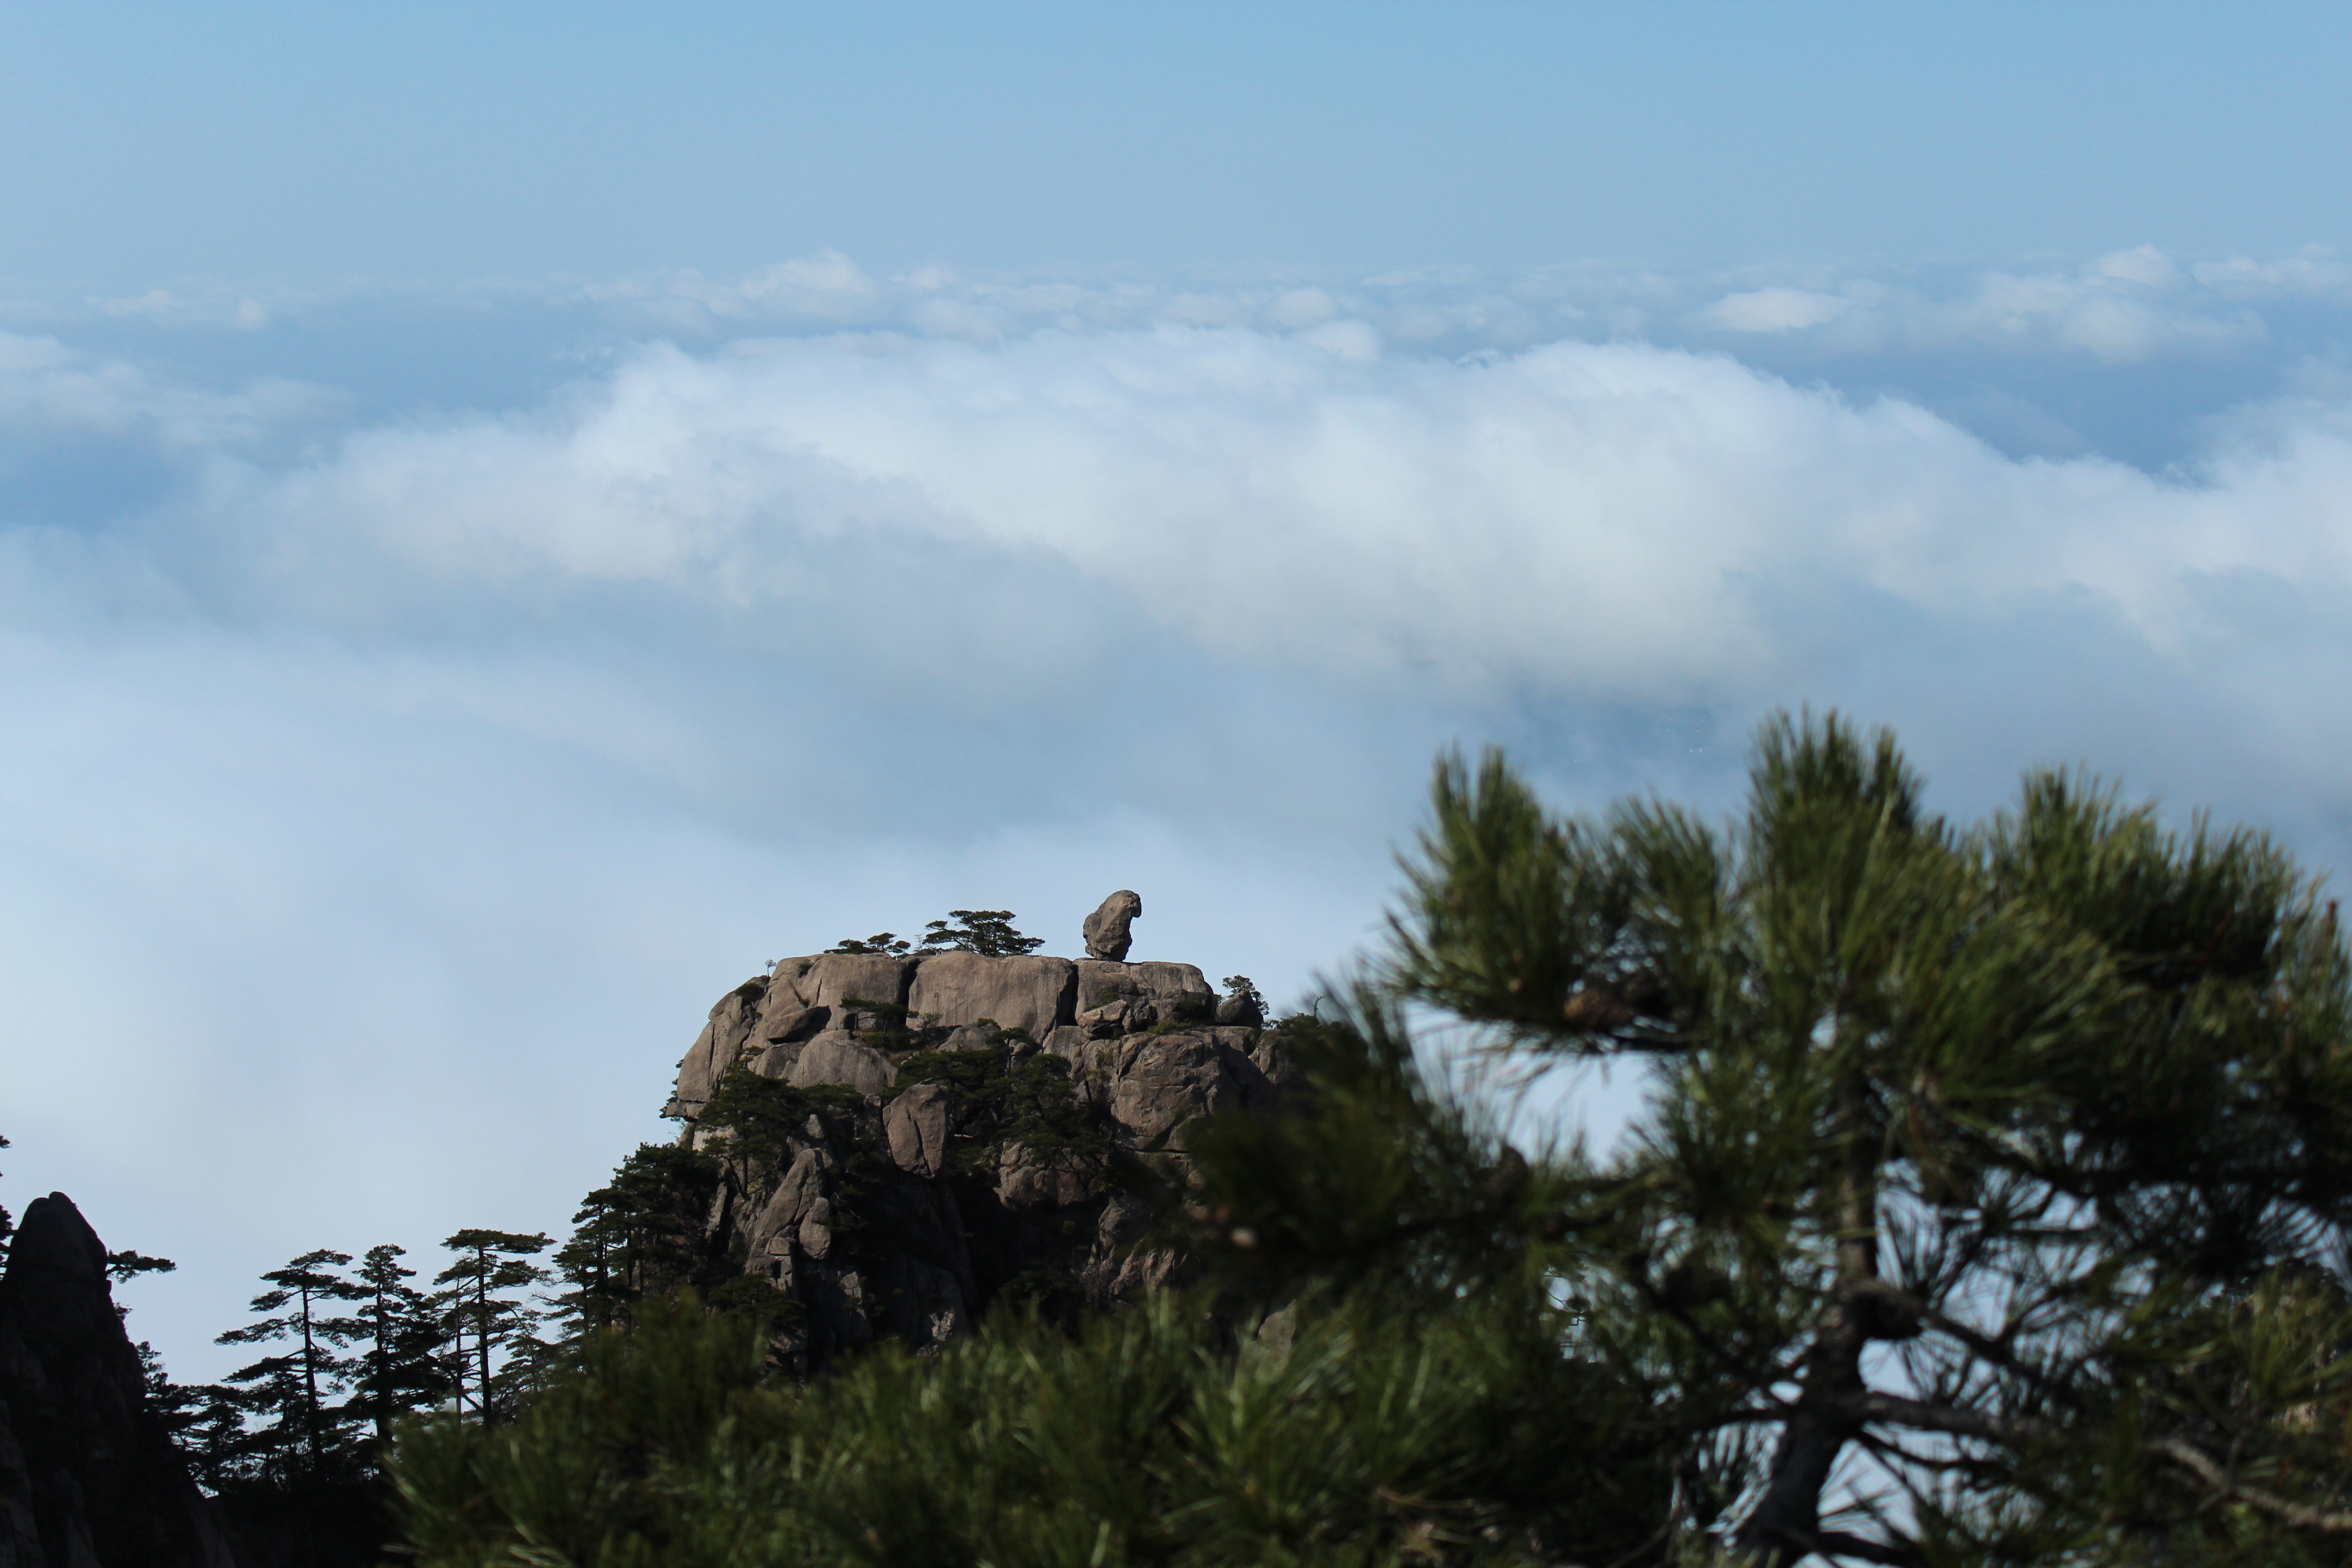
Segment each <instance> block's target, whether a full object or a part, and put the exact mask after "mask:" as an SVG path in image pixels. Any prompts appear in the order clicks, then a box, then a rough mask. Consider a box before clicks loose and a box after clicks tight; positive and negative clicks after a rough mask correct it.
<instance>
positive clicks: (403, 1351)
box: [351, 1242, 457, 1455]
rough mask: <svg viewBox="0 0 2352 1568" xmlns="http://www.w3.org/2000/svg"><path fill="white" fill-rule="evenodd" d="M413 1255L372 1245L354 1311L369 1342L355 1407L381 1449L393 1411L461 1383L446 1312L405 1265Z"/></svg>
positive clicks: (429, 1401) (425, 1404)
mask: <svg viewBox="0 0 2352 1568" xmlns="http://www.w3.org/2000/svg"><path fill="white" fill-rule="evenodd" d="M406 1256H407V1251H406V1249H405V1248H403V1247H394V1246H393V1245H392V1244H391V1243H389V1242H386V1243H384V1244H383V1245H381V1246H377V1247H369V1248H368V1249H367V1252H366V1254H365V1255H364V1256H363V1257H362V1258H361V1259H360V1266H359V1269H358V1271H357V1278H356V1283H357V1284H358V1285H359V1287H360V1288H361V1289H362V1292H364V1293H363V1294H362V1296H360V1297H359V1298H357V1299H358V1300H359V1301H360V1303H361V1304H360V1308H359V1310H358V1311H357V1312H356V1313H354V1314H353V1315H354V1316H355V1317H356V1318H357V1319H358V1320H359V1321H360V1322H361V1324H362V1332H361V1336H360V1337H361V1340H362V1342H363V1343H364V1345H365V1348H364V1349H363V1350H362V1352H360V1354H359V1355H358V1356H357V1357H356V1358H354V1368H353V1370H354V1372H355V1373H356V1374H357V1375H356V1380H355V1382H354V1384H353V1394H352V1402H351V1409H352V1414H353V1415H356V1416H358V1417H359V1418H360V1419H362V1420H364V1421H366V1422H367V1423H368V1424H369V1426H370V1427H371V1428H372V1430H373V1433H374V1447H373V1452H374V1453H375V1454H377V1455H382V1454H383V1453H384V1452H385V1451H386V1450H387V1448H388V1447H389V1445H390V1443H391V1440H392V1422H393V1420H394V1417H396V1416H400V1415H406V1414H409V1413H410V1412H413V1411H416V1410H421V1409H426V1408H429V1407H430V1406H432V1405H436V1404H437V1403H439V1402H440V1401H441V1400H443V1399H445V1398H446V1397H448V1396H449V1395H450V1394H451V1393H452V1392H453V1391H454V1389H455V1387H456V1377H457V1373H456V1371H455V1370H454V1368H453V1364H452V1362H453V1358H452V1356H451V1354H450V1352H449V1342H450V1332H449V1327H448V1320H447V1316H446V1313H444V1312H443V1311H441V1310H439V1309H438V1308H436V1305H435V1303H434V1301H433V1300H432V1298H430V1297H428V1296H427V1295H425V1293H424V1292H423V1291H421V1290H418V1289H415V1288H414V1287H412V1286H410V1285H409V1284H407V1283H406V1281H408V1280H410V1279H415V1277H416V1271H415V1269H413V1268H403V1267H402V1266H401V1262H400V1259H402V1258H404V1257H406Z"/></svg>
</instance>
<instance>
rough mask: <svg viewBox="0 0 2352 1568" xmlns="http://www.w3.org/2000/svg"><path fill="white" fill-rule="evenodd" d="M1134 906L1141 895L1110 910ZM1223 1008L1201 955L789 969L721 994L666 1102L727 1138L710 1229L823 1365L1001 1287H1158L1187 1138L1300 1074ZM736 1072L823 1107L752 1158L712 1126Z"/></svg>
mask: <svg viewBox="0 0 2352 1568" xmlns="http://www.w3.org/2000/svg"><path fill="white" fill-rule="evenodd" d="M1122 897H1123V898H1125V899H1127V900H1130V901H1131V902H1132V903H1133V904H1134V905H1135V907H1136V908H1139V907H1140V900H1135V899H1134V896H1133V895H1132V894H1125V895H1115V896H1114V899H1113V900H1112V903H1111V904H1106V906H1105V909H1106V910H1109V909H1111V907H1112V904H1115V903H1117V902H1118V899H1119V898H1122ZM1115 912H1118V911H1115ZM1123 912H1125V913H1131V912H1132V911H1131V910H1127V911H1123ZM1098 914H1099V911H1098ZM1098 929H1100V928H1098V926H1097V921H1095V920H1089V921H1088V922H1087V936H1088V938H1089V945H1090V946H1091V945H1094V939H1095V938H1096V936H1097V931H1098ZM1117 934H1118V941H1117V942H1115V943H1106V944H1105V945H1115V946H1117V947H1118V949H1119V950H1120V951H1121V952H1124V951H1125V949H1126V945H1127V942H1126V931H1125V920H1124V919H1121V920H1120V921H1118V933H1117ZM1218 1013H1219V1009H1218V999H1217V996H1216V994H1215V993H1214V992H1213V991H1212V990H1211V988H1210V986H1209V984H1208V982H1207V981H1206V980H1205V979H1204V978H1203V977H1202V973H1201V972H1200V971H1199V970H1198V969H1196V968H1194V967H1193V966H1192V965H1191V964H1189V963H1123V962H1118V961H1115V960H1108V959H1102V958H1082V959H1078V960H1076V961H1072V960H1068V959H1062V958H1049V957H1043V956H1027V955H1024V956H1019V957H1012V956H1003V957H1000V956H992V955H986V954H982V953H976V952H940V953H931V954H915V955H911V956H907V957H886V956H877V955H871V954H845V953H826V954H821V955H816V956H813V957H807V958H793V959H785V960H783V961H782V962H780V963H778V964H777V965H776V966H775V970H774V973H772V974H769V975H763V976H759V977H756V978H754V979H751V980H749V981H746V982H745V983H744V984H741V985H740V986H738V987H736V988H735V989H734V990H732V991H730V992H729V993H728V994H726V995H724V996H722V997H720V998H719V1003H718V1005H716V1006H714V1007H713V1008H712V1009H711V1011H710V1017H709V1022H708V1023H706V1024H705V1026H704V1027H703V1030H702V1033H701V1035H700V1036H699V1037H697V1039H696V1040H695V1042H694V1045H693V1047H692V1048H691V1049H689V1050H688V1052H687V1055H686V1058H685V1059H684V1060H683V1061H681V1062H680V1063H679V1064H678V1073H677V1086H676V1089H675V1092H674V1093H673V1094H672V1096H671V1098H670V1101H669V1104H668V1105H667V1108H666V1109H665V1112H664V1113H665V1114H666V1115H668V1116H672V1117H675V1118H677V1119H679V1120H681V1121H684V1122H686V1123H687V1126H686V1129H685V1131H684V1134H683V1136H684V1138H685V1139H686V1140H687V1141H688V1142H692V1143H694V1144H695V1145H696V1146H698V1147H712V1148H716V1149H721V1150H726V1151H728V1152H729V1158H728V1160H727V1161H726V1170H725V1172H724V1173H723V1174H722V1176H721V1180H720V1191H719V1197H718V1199H717V1201H716V1202H715V1203H714V1205H712V1209H711V1213H710V1215H709V1221H708V1234H707V1240H708V1243H709V1246H710V1247H711V1249H712V1250H713V1251H714V1252H723V1253H724V1254H726V1255H727V1256H728V1257H730V1258H740V1267H741V1268H742V1270H743V1272H744V1273H745V1274H747V1275H750V1276H752V1277H754V1278H758V1279H765V1280H766V1281H767V1282H768V1283H769V1284H770V1285H771V1286H772V1288H773V1289H776V1290H777V1291H778V1292H779V1293H780V1294H781V1295H782V1298H784V1300H783V1301H782V1302H781V1303H780V1304H779V1316H780V1317H781V1318H782V1320H784V1321H785V1322H786V1325H787V1326H786V1327H785V1328H784V1329H783V1330H782V1332H781V1334H780V1338H779V1342H778V1347H779V1351H780V1352H781V1353H782V1355H784V1356H785V1358H786V1359H788V1360H790V1361H792V1362H793V1363H796V1364H798V1365H799V1366H801V1367H802V1368H803V1369H811V1370H813V1369H814V1368H815V1367H817V1366H820V1365H822V1364H824V1363H825V1362H827V1361H829V1360H830V1359H831V1358H832V1357H833V1356H835V1355H836V1354H838V1353H840V1352H844V1351H846V1350H851V1349H855V1348H856V1347H857V1346H859V1345H862V1344H865V1343H867V1342H870V1341H872V1340H873V1339H874V1338H876V1337H877V1336H878V1335H891V1336H896V1337H898V1338H900V1339H902V1340H904V1341H906V1342H908V1343H909V1344H910V1345H912V1346H914V1347H915V1348H917V1349H918V1350H921V1349H925V1348H928V1347H929V1346H932V1345H935V1344H937V1343H939V1342H941V1341H943V1340H946V1339H949V1338H951V1337H953V1336H955V1335H957V1334H960V1333H962V1332H965V1331H968V1329H969V1328H970V1327H971V1324H972V1323H973V1322H974V1321H975V1320H976V1319H977V1317H978V1316H979V1314H980V1313H981V1312H982V1311H984V1310H986V1309H987V1308H988V1307H989V1306H990V1305H991V1304H992V1302H994V1301H996V1300H1000V1299H1002V1298H1005V1297H1007V1296H1008V1295H1010V1296H1013V1297H1015V1298H1018V1299H1022V1300H1032V1301H1034V1302H1036V1303H1038V1304H1039V1305H1040V1307H1041V1308H1042V1309H1044V1310H1048V1311H1052V1310H1057V1309H1059V1310H1076V1309H1080V1308H1094V1309H1100V1308H1105V1307H1110V1306H1115V1305H1118V1304H1119V1303H1121V1302H1124V1301H1126V1300H1131V1299H1132V1298H1133V1297H1135V1296H1136V1295H1137V1294H1138V1293H1139V1292H1140V1291H1143V1290H1146V1289H1152V1288H1155V1287H1157V1286H1159V1285H1160V1284H1162V1283H1165V1282H1166V1281H1167V1280H1168V1279H1170V1278H1171V1274H1172V1273H1174V1272H1175V1271H1176V1270H1177V1269H1178V1268H1179V1267H1180V1266H1181V1259H1179V1258H1175V1257H1174V1256H1172V1255H1171V1254H1169V1253H1167V1252H1165V1251H1159V1250H1152V1249H1150V1248H1148V1247H1139V1246H1138V1243H1139V1241H1141V1240H1143V1239H1144V1238H1145V1237H1147V1235H1148V1233H1149V1230H1150V1222H1151V1219H1152V1216H1153V1212H1154V1211H1153V1208H1152V1202H1153V1200H1152V1198H1151V1196H1150V1193H1151V1192H1152V1191H1154V1190H1157V1191H1160V1192H1163V1193H1164V1192H1165V1191H1166V1190H1167V1183H1168V1182H1169V1181H1170V1180H1171V1179H1181V1175H1182V1173H1183V1171H1184V1169H1185V1166H1186V1160H1185V1150H1184V1139H1185V1132H1186V1129H1187V1128H1188V1126H1190V1125H1191V1124H1192V1122H1193V1121H1194V1119H1195V1118H1197V1117H1200V1116H1203V1115H1211V1114H1214V1113H1216V1112H1218V1111H1220V1110H1225V1109H1227V1108H1230V1107H1234V1106H1245V1105H1254V1104H1264V1103H1268V1102H1270V1100H1271V1099H1272V1097H1273V1095H1274V1093H1275V1089H1276V1083H1277V1081H1278V1080H1279V1079H1281V1078H1282V1077H1283V1076H1284V1068H1283V1064H1282V1061H1281V1058H1280V1053H1279V1051H1278V1050H1277V1048H1276V1040H1275V1037H1274V1036H1273V1035H1272V1034H1271V1033H1270V1032H1268V1031H1266V1030H1265V1029H1263V1028H1261V1027H1259V1026H1258V1024H1259V1020H1258V1019H1257V1017H1256V1016H1255V1009H1252V1010H1251V1011H1250V1012H1249V1013H1247V1014H1246V1015H1244V1017H1245V1018H1246V1022H1242V1021H1236V1022H1234V1023H1231V1024H1226V1023H1221V1022H1220V1021H1219V1016H1218ZM739 1062H740V1063H742V1064H744V1065H746V1066H747V1067H748V1068H750V1069H751V1071H752V1072H755V1073H757V1074H759V1075H760V1076H761V1077H763V1078H767V1079H781V1080H782V1081H783V1083H785V1084H787V1085H789V1086H791V1087H792V1088H793V1089H798V1090H801V1091H803V1094H804V1095H807V1096H808V1097H809V1098H808V1099H807V1100H805V1101H799V1100H795V1101H789V1102H784V1103H788V1104H791V1105H794V1106H798V1105H802V1104H803V1103H805V1105H806V1106H807V1107H808V1114H807V1116H806V1121H805V1124H804V1125H800V1126H799V1127H798V1131H794V1132H793V1133H792V1135H791V1136H789V1137H787V1138H784V1139H782V1141H781V1144H780V1145H779V1144H775V1143H771V1144H769V1145H765V1146H763V1147H762V1148H761V1151H760V1152H759V1153H758V1155H757V1157H755V1158H754V1157H746V1156H745V1154H744V1152H743V1150H742V1149H741V1148H740V1147H739V1146H737V1145H735V1144H732V1143H730V1142H728V1141H727V1140H726V1138H725V1136H724V1135H725V1133H726V1131H727V1130H726V1129H724V1128H722V1127H720V1126H719V1125H717V1124H716V1122H715V1121H714V1122H712V1123H711V1124H709V1125H706V1124H705V1119H704V1110H705V1108H706V1107H707V1106H709V1104H710V1102H711V1097H712V1095H713V1094H714V1092H716V1091H717V1090H718V1089H719V1085H720V1083H721V1080H722V1079H724V1078H725V1076H726V1075H727V1073H728V1071H729V1069H730V1068H733V1067H734V1066H736V1065H737V1064H738V1063H739ZM844 1091H846V1092H844ZM801 1114H802V1113H801V1111H800V1110H793V1111H792V1113H791V1115H792V1118H793V1119H797V1118H798V1117H799V1116H800V1115H801Z"/></svg>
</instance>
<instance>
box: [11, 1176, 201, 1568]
mask: <svg viewBox="0 0 2352 1568" xmlns="http://www.w3.org/2000/svg"><path fill="white" fill-rule="evenodd" d="M145 1392H146V1390H145V1383H144V1380H143V1379H142V1376H141V1374H140V1368H139V1354H138V1352H136V1351H134V1350H133V1349H131V1340H130V1337H129V1336H128V1335H127V1334H125V1333H124V1332H123V1329H122V1321H121V1318H120V1317H118V1316H117V1315H116V1313H115V1310H114V1300H113V1292H112V1290H111V1289H110V1287H109V1285H108V1283H107V1275H106V1248H105V1247H104V1246H102V1245H101V1244H100V1241H99V1239H98V1236H97V1234H96V1233H95V1232H93V1231H92V1230H91V1229H90V1227H89V1222H88V1221H86V1220H84V1219H83V1218H82V1216H81V1213H80V1211H79V1210H78V1209H77V1208H75V1207H74V1205H73V1202H72V1200H71V1199H69V1198H68V1197H67V1196H66V1195H65V1194H62V1193H51V1194H49V1195H48V1196H47V1197H45V1198H36V1199H34V1200H33V1202H32V1204H31V1205H29V1206H28V1207H27V1208H26V1212H25V1220H24V1225H23V1226H22V1227H21V1228H20V1229H18V1231H17V1232H16V1240H15V1241H14V1243H13V1244H12V1245H11V1247H10V1248H9V1253H8V1270H7V1273H6V1275H5V1277H0V1401H5V1409H0V1568H236V1560H235V1558H234V1557H233V1556H232V1555H231V1554H230V1551H229V1547H228V1545H227V1542H226V1540H225V1539H224V1537H223V1535H222V1532H221V1530H220V1528H219V1525H218V1523H217V1521H215V1517H214V1514H213V1510H212V1507H211V1505H210V1504H209V1503H208V1502H206V1501H205V1498H204V1496H203V1494H202V1493H200V1492H198V1491H197V1489H196V1485H195V1482H194V1480H192V1479H190V1478H189V1475H188V1469H187V1466H186V1465H185V1464H184V1462H183V1461H182V1460H181V1458H180V1455H179V1452H178V1450H177V1449H175V1448H174V1447H173V1445H172V1440H171V1438H170V1436H168V1435H167V1434H166V1433H165V1432H164V1430H163V1426H161V1425H160V1424H159V1423H158V1422H157V1421H156V1420H155V1418H154V1417H153V1416H152V1415H151V1414H149V1412H148V1410H147V1408H146V1403H145Z"/></svg>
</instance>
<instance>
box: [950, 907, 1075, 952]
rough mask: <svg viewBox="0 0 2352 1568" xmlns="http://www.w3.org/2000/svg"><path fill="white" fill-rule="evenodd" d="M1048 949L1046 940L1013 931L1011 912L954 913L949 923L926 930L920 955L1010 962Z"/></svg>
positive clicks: (969, 911) (952, 911) (968, 911)
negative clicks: (970, 955)
mask: <svg viewBox="0 0 2352 1568" xmlns="http://www.w3.org/2000/svg"><path fill="white" fill-rule="evenodd" d="M1043 946H1045V938H1044V937H1040V936H1023V935H1022V934H1021V933H1020V932H1019V931H1015V930H1014V929H1013V911H1012V910H949V911H948V918H947V919H946V920H943V921H930V922H929V924H927V925H925V926H924V928H923V944H922V947H921V949H920V951H922V952H977V953H982V954H984V955H986V956H987V957H990V958H1008V957H1013V956H1017V955H1019V954H1021V953H1024V952H1035V951H1036V950H1037V949H1039V948H1041V947H1043Z"/></svg>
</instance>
